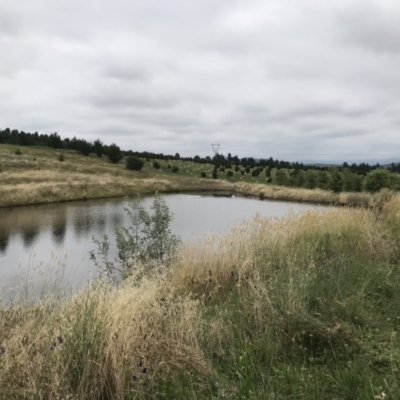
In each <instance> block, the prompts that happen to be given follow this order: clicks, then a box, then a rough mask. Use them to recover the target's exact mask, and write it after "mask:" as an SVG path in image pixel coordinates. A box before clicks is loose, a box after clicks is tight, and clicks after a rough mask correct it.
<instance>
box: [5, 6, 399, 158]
mask: <svg viewBox="0 0 400 400" xmlns="http://www.w3.org/2000/svg"><path fill="white" fill-rule="evenodd" d="M399 21H400V2H399V1H398V0H335V1H331V2H326V1H321V0H140V1H139V0H113V1H111V0H16V1H9V0H0V89H1V91H0V93H1V96H0V128H3V129H4V128H6V127H10V128H15V129H19V130H25V131H29V132H34V131H39V132H41V133H50V132H58V133H59V134H60V135H61V137H73V136H77V137H83V138H85V139H86V140H89V141H91V140H95V139H97V138H100V139H101V140H103V141H104V142H105V143H108V144H109V143H112V142H115V143H117V144H118V145H120V146H121V147H122V148H124V149H132V150H139V151H142V150H148V151H153V152H157V153H158V152H162V153H165V154H170V153H173V154H175V152H179V153H180V154H181V155H185V156H194V155H196V154H198V155H200V156H206V155H211V154H212V149H211V143H220V144H221V148H220V150H221V152H222V153H224V154H227V153H228V152H231V153H232V154H237V155H239V156H241V157H243V156H254V157H265V158H266V157H270V156H273V157H274V158H279V159H285V160H321V161H324V160H325V161H326V160H341V161H344V160H348V161H364V160H365V159H376V158H389V157H397V156H399V155H400V23H399Z"/></svg>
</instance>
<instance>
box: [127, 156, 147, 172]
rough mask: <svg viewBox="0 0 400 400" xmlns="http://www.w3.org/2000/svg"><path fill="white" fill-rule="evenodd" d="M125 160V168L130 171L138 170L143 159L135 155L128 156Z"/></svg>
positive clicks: (141, 165)
mask: <svg viewBox="0 0 400 400" xmlns="http://www.w3.org/2000/svg"><path fill="white" fill-rule="evenodd" d="M125 162H126V168H127V169H130V170H131V171H140V170H141V169H142V168H143V165H144V161H142V160H141V159H140V158H137V157H135V156H129V157H128V158H127V159H126V161H125Z"/></svg>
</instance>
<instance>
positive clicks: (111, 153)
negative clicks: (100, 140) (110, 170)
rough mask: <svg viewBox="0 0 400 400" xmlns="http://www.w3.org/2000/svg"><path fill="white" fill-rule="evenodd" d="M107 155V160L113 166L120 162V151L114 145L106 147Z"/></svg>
mask: <svg viewBox="0 0 400 400" xmlns="http://www.w3.org/2000/svg"><path fill="white" fill-rule="evenodd" d="M107 155H108V158H109V160H110V161H111V162H112V163H113V164H116V163H117V162H119V161H121V160H122V152H121V149H120V148H119V147H118V146H117V145H116V144H115V143H113V144H111V145H110V146H108V150H107Z"/></svg>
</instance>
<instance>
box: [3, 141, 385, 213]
mask: <svg viewBox="0 0 400 400" xmlns="http://www.w3.org/2000/svg"><path fill="white" fill-rule="evenodd" d="M15 149H16V147H15V146H8V145H0V207H8V206H18V205H28V204H41V203H54V202H59V201H72V200H86V199H95V198H106V197H121V196H132V195H137V194H148V193H155V192H156V191H158V192H174V191H175V192H176V191H212V192H223V193H227V194H228V193H229V194H236V195H247V196H256V197H260V198H265V199H273V200H282V201H299V202H312V203H322V204H336V205H351V206H367V207H376V206H382V205H383V203H384V202H385V201H387V200H388V199H389V198H390V196H391V194H390V192H388V191H386V192H382V193H380V194H375V195H370V194H368V193H340V194H336V193H332V192H329V191H324V190H320V189H314V190H309V189H295V188H287V187H282V186H272V185H265V184H259V183H246V182H238V183H232V182H228V181H221V180H211V179H200V178H199V177H198V176H197V172H196V173H195V172H193V171H197V169H196V168H202V166H196V165H195V166H193V165H194V164H193V163H189V164H190V165H189V167H188V168H189V170H190V171H192V170H193V171H192V172H191V173H189V172H187V171H186V170H185V169H184V165H183V164H184V163H183V162H180V169H181V171H182V172H181V173H180V174H172V173H170V172H169V171H162V170H155V169H154V168H152V167H150V166H149V165H148V164H149V163H146V166H145V168H144V170H143V171H140V172H133V171H128V170H127V169H126V168H125V166H124V164H123V163H120V164H111V163H110V162H109V161H108V160H107V159H106V158H98V157H96V156H93V155H92V156H90V157H84V156H82V155H79V154H77V153H75V152H71V151H56V150H53V149H50V148H31V147H28V148H21V150H22V154H21V155H16V154H15ZM61 154H63V155H64V156H65V161H63V162H60V161H58V157H59V156H60V155H61ZM181 164H182V165H181ZM192 164H193V165H192ZM1 171H2V172H1ZM185 171H186V172H185Z"/></svg>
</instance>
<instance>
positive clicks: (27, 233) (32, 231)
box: [21, 226, 39, 249]
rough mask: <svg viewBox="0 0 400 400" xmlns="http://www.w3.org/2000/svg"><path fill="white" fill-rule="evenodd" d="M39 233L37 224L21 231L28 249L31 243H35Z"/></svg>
mask: <svg viewBox="0 0 400 400" xmlns="http://www.w3.org/2000/svg"><path fill="white" fill-rule="evenodd" d="M38 235H39V228H38V227H35V226H31V227H28V228H27V229H25V230H23V231H21V236H22V239H23V241H24V245H25V248H26V249H30V247H31V245H32V244H33V243H34V241H35V238H36V237H37V236H38Z"/></svg>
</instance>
